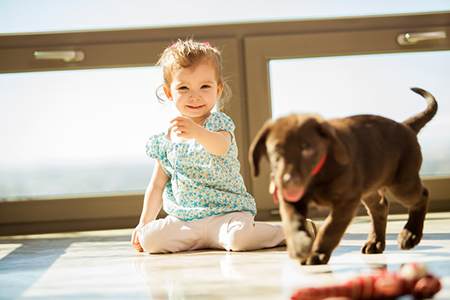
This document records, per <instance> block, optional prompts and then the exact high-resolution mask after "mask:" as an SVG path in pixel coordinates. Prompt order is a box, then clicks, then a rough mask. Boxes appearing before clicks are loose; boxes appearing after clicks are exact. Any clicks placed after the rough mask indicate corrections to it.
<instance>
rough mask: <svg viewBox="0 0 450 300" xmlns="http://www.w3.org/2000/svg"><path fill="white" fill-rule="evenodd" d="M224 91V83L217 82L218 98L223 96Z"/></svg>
mask: <svg viewBox="0 0 450 300" xmlns="http://www.w3.org/2000/svg"><path fill="white" fill-rule="evenodd" d="M222 92H223V83H219V84H217V98H220V96H222Z"/></svg>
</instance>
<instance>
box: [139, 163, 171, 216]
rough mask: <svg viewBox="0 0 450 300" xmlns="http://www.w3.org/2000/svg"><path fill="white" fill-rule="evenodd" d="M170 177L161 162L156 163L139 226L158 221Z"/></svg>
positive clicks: (146, 191)
mask: <svg viewBox="0 0 450 300" xmlns="http://www.w3.org/2000/svg"><path fill="white" fill-rule="evenodd" d="M167 180H169V177H168V176H167V175H166V173H164V171H163V169H162V166H161V164H160V162H159V161H156V164H155V168H154V170H153V175H152V178H151V180H150V183H149V184H148V186H147V189H146V190H145V195H144V205H143V207H142V213H141V218H140V219H139V224H147V223H149V222H151V221H153V220H155V219H156V217H157V216H158V213H159V211H160V210H161V207H162V194H163V191H164V187H165V185H166V183H167Z"/></svg>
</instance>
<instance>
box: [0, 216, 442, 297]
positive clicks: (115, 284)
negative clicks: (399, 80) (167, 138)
mask: <svg viewBox="0 0 450 300" xmlns="http://www.w3.org/2000/svg"><path fill="white" fill-rule="evenodd" d="M405 217H406V216H405V215H397V216H391V217H390V222H389V224H388V241H387V249H386V251H385V253H384V254H380V255H362V254H360V252H359V251H360V250H359V249H360V247H361V246H362V244H363V241H364V240H365V238H366V233H367V231H368V229H369V224H368V223H367V218H365V217H359V218H356V219H355V220H354V221H353V224H352V225H351V227H350V228H349V229H348V231H347V232H348V233H347V234H346V236H345V239H344V240H343V241H341V244H340V246H339V247H338V248H337V249H336V251H335V252H334V255H333V256H332V259H331V261H330V262H329V264H328V265H326V266H308V267H305V266H300V265H299V264H298V263H297V262H296V261H294V260H291V259H289V258H288V256H287V253H286V251H285V248H275V249H270V250H264V251H254V252H241V253H239V252H236V253H226V252H223V251H198V252H190V253H182V254H168V255H167V254H166V255H147V254H138V253H136V252H134V250H133V249H132V248H131V246H130V245H129V242H128V240H129V234H130V232H131V230H111V231H97V232H81V233H71V234H48V235H34V236H21V237H18V236H16V237H3V238H0V299H17V298H19V299H96V298H108V299H259V300H262V299H289V297H290V295H291V294H292V292H293V291H294V290H295V289H296V288H298V287H301V286H307V285H318V284H323V283H326V282H339V281H342V280H345V279H348V278H350V277H352V276H354V275H357V274H360V273H361V272H369V271H370V270H371V269H372V268H376V267H379V266H380V265H386V266H387V267H388V269H389V270H393V271H395V270H397V269H398V267H399V265H400V264H402V263H405V262H414V261H418V262H423V263H426V265H427V266H428V268H429V270H430V271H432V272H433V273H434V274H435V275H438V276H440V277H441V279H442V283H443V290H442V291H441V292H440V293H439V294H437V296H436V299H450V213H433V214H428V216H427V222H426V227H425V232H426V234H425V236H424V239H423V240H422V242H421V244H420V245H419V246H418V247H416V248H415V249H413V250H410V251H401V250H399V249H398V247H397V244H396V235H397V233H398V232H399V230H400V229H401V228H402V226H403V225H404V223H405Z"/></svg>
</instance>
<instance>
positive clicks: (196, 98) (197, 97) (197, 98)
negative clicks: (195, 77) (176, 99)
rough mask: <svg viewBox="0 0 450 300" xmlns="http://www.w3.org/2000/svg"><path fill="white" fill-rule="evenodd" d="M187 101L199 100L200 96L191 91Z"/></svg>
mask: <svg viewBox="0 0 450 300" xmlns="http://www.w3.org/2000/svg"><path fill="white" fill-rule="evenodd" d="M189 99H190V100H194V101H195V100H199V99H200V95H199V93H197V92H195V91H191V93H190V94H189Z"/></svg>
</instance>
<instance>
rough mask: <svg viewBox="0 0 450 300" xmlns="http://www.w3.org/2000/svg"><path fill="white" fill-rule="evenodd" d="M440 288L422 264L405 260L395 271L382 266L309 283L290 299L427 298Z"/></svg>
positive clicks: (363, 299)
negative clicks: (334, 280) (335, 281)
mask: <svg viewBox="0 0 450 300" xmlns="http://www.w3.org/2000/svg"><path fill="white" fill-rule="evenodd" d="M440 290H441V282H440V281H439V279H438V278H437V277H435V276H433V275H432V274H430V273H428V272H427V270H426V268H425V266H424V265H422V264H416V263H411V264H405V265H403V266H402V267H401V268H400V270H399V271H398V272H395V273H392V272H388V271H386V270H382V271H377V272H375V273H374V274H369V275H362V276H359V277H356V278H353V279H351V280H349V281H347V282H344V283H343V284H338V285H330V286H323V287H310V288H302V289H299V290H297V291H296V292H295V293H294V294H293V295H292V297H291V299H292V300H322V299H327V298H330V299H331V298H336V297H339V299H340V300H343V299H361V300H374V299H395V298H397V297H400V296H404V295H412V296H413V297H415V298H416V299H423V298H431V297H433V296H434V295H435V294H436V293H437V292H439V291H440Z"/></svg>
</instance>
